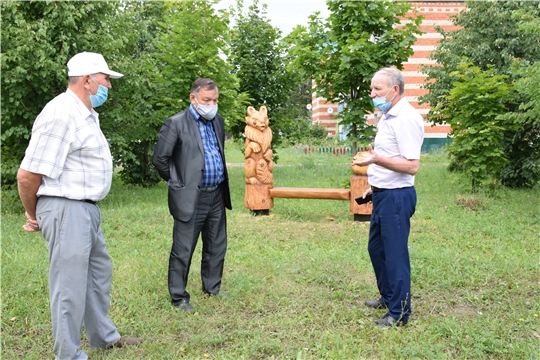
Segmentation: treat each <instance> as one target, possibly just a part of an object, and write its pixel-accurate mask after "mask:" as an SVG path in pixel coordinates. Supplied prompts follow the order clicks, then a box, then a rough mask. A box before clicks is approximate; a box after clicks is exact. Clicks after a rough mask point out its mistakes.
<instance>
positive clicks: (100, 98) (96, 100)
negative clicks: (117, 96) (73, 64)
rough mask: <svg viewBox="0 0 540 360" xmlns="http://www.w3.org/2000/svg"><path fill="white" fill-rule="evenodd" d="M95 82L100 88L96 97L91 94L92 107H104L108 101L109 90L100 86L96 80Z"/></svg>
mask: <svg viewBox="0 0 540 360" xmlns="http://www.w3.org/2000/svg"><path fill="white" fill-rule="evenodd" d="M90 78H91V79H92V80H94V78H93V77H91V76H90ZM94 82H95V83H96V85H97V86H98V90H97V93H96V94H95V95H92V94H90V102H91V103H92V107H98V106H101V105H103V103H104V102H105V101H107V96H108V95H109V89H108V88H107V87H105V86H103V85H99V84H98V83H97V81H96V80H94Z"/></svg>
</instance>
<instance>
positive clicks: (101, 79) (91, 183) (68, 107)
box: [17, 52, 142, 359]
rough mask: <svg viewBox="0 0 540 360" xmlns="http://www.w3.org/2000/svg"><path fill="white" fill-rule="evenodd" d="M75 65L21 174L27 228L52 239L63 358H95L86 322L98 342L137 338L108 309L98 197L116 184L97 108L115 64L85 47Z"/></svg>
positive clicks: (41, 120) (35, 133) (42, 119)
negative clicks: (86, 346) (122, 330)
mask: <svg viewBox="0 0 540 360" xmlns="http://www.w3.org/2000/svg"><path fill="white" fill-rule="evenodd" d="M67 66H68V77H69V79H68V89H67V91H66V92H64V93H62V94H60V95H58V96H57V97H55V98H54V99H52V100H51V101H50V102H49V103H48V104H47V105H46V106H45V108H44V109H43V110H42V111H41V113H40V114H39V116H38V117H37V118H36V121H35V122H34V126H33V128H32V137H31V138H30V143H29V145H28V148H27V149H26V154H25V157H24V159H23V161H22V163H21V166H20V169H19V172H18V174H17V180H18V188H19V196H20V198H21V201H22V203H23V205H24V208H25V210H26V212H25V216H26V219H27V222H26V224H25V225H24V226H23V229H24V230H26V231H40V230H41V232H42V233H43V237H44V238H45V239H46V240H47V241H48V243H49V263H50V267H49V293H50V306H51V318H52V328H53V336H54V349H53V351H54V354H55V355H56V359H88V356H87V355H86V354H85V353H84V351H82V350H81V349H80V345H81V340H80V339H81V328H82V325H83V324H84V327H85V330H86V335H87V337H88V342H89V343H90V345H91V346H93V347H97V348H111V347H122V346H125V345H132V344H137V343H140V342H141V341H142V339H140V338H124V337H121V336H120V334H119V333H118V331H116V326H115V325H114V323H113V322H112V321H111V319H110V318H109V316H108V312H109V306H110V295H109V294H110V289H111V279H112V265H111V260H110V257H109V254H108V253H107V249H106V245H105V240H104V238H103V234H102V233H101V226H100V223H101V212H100V209H99V207H98V206H97V202H98V201H100V200H101V199H103V198H104V197H105V196H106V195H107V193H108V192H109V189H110V187H111V181H112V172H113V166H112V157H111V152H110V150H109V145H108V143H107V140H106V138H105V136H103V133H102V132H101V128H100V126H99V119H98V113H97V112H96V111H95V110H94V108H95V107H98V106H100V105H101V104H103V103H104V102H105V100H107V94H108V90H109V89H111V88H112V86H111V83H110V81H109V79H110V78H120V77H122V76H123V75H122V74H120V73H117V72H115V71H112V70H110V69H109V67H108V66H107V63H106V62H105V59H104V58H103V56H102V55H100V54H96V53H90V52H83V53H79V54H77V55H75V56H74V57H73V58H71V60H69V62H68V63H67Z"/></svg>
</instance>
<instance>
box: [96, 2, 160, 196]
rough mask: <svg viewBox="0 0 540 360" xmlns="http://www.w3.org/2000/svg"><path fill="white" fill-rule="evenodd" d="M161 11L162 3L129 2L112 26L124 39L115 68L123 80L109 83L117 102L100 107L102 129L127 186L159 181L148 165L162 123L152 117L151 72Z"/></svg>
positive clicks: (153, 115) (153, 92) (153, 70)
mask: <svg viewBox="0 0 540 360" xmlns="http://www.w3.org/2000/svg"><path fill="white" fill-rule="evenodd" d="M165 12H166V6H165V3H163V2H153V1H147V2H127V3H125V4H124V5H123V6H122V11H119V12H118V13H117V14H116V16H115V21H114V23H113V24H112V25H114V26H115V28H114V29H115V33H117V34H124V36H125V38H126V40H125V42H124V44H123V47H122V48H121V49H118V50H119V53H120V54H122V55H123V58H122V59H123V61H122V62H120V63H119V65H118V66H119V68H120V69H122V71H121V72H123V73H124V77H123V78H122V79H120V80H119V81H114V82H113V91H111V95H113V96H114V100H115V101H107V102H106V103H105V104H104V105H103V106H102V108H103V109H104V110H103V113H104V118H105V119H106V120H105V121H104V122H102V124H101V126H102V128H103V131H104V133H105V134H106V135H107V137H108V138H109V142H110V144H111V151H112V154H113V158H114V161H115V165H116V166H117V167H119V169H120V172H119V175H120V178H121V179H122V181H123V182H124V183H125V184H137V185H143V186H151V185H155V184H157V183H158V182H159V181H160V180H161V178H160V177H159V174H158V173H157V171H156V170H155V169H154V167H153V165H152V154H153V150H154V144H155V142H156V136H157V133H158V131H159V129H160V127H161V124H162V122H163V119H161V118H159V117H157V116H156V114H155V108H154V105H153V104H154V102H155V100H156V98H155V94H156V90H157V86H156V83H155V82H154V81H153V80H154V79H153V77H152V74H154V73H155V71H156V68H157V66H156V65H155V61H154V59H152V58H151V56H150V55H151V54H152V53H153V52H154V51H155V47H154V44H153V42H154V39H155V37H157V36H158V35H159V34H160V33H161V32H162V28H161V27H160V26H159V24H158V22H159V21H160V20H163V16H164V14H165ZM112 25H111V26H112ZM133 29H136V30H135V31H134V30H133ZM100 111H101V108H100Z"/></svg>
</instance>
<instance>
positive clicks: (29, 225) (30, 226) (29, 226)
mask: <svg viewBox="0 0 540 360" xmlns="http://www.w3.org/2000/svg"><path fill="white" fill-rule="evenodd" d="M24 216H26V224H24V225H23V227H22V228H23V229H24V230H25V231H28V232H36V231H39V224H38V222H37V220H36V219H31V218H30V215H28V212H25V213H24Z"/></svg>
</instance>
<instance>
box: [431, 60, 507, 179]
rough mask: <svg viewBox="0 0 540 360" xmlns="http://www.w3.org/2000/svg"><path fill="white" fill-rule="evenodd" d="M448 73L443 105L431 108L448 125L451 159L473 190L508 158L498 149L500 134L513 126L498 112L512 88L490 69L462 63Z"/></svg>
mask: <svg viewBox="0 0 540 360" xmlns="http://www.w3.org/2000/svg"><path fill="white" fill-rule="evenodd" d="M450 75H451V76H452V77H453V78H455V79H456V80H455V82H454V87H453V88H452V90H450V92H449V94H448V96H446V103H445V106H444V107H441V108H435V109H433V110H434V111H439V112H440V115H441V116H443V117H444V118H445V119H446V122H447V123H448V124H449V125H450V126H451V127H452V135H453V137H454V141H453V142H452V144H451V145H450V146H449V154H450V158H451V161H452V163H453V166H454V167H456V168H459V169H461V170H462V171H463V172H464V173H465V174H466V175H467V176H468V177H469V178H470V179H471V181H472V188H473V190H475V189H476V185H477V184H481V183H490V182H491V181H492V179H494V178H496V176H497V175H498V174H499V173H500V171H501V169H502V167H503V165H505V164H507V163H508V161H509V160H508V158H507V156H506V155H505V154H504V152H503V150H502V149H503V142H504V134H505V133H506V132H508V131H512V130H514V129H515V128H516V125H514V123H513V122H506V121H504V120H503V119H501V117H500V116H498V115H499V114H500V113H501V112H502V111H504V109H505V108H506V107H507V106H508V103H509V102H510V96H511V94H512V90H513V88H512V86H511V85H509V84H508V76H507V75H496V74H495V71H494V70H493V69H490V68H488V70H487V71H482V70H481V69H480V68H478V67H474V66H469V65H467V64H463V65H460V66H458V71H455V72H453V73H452V74H450Z"/></svg>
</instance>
